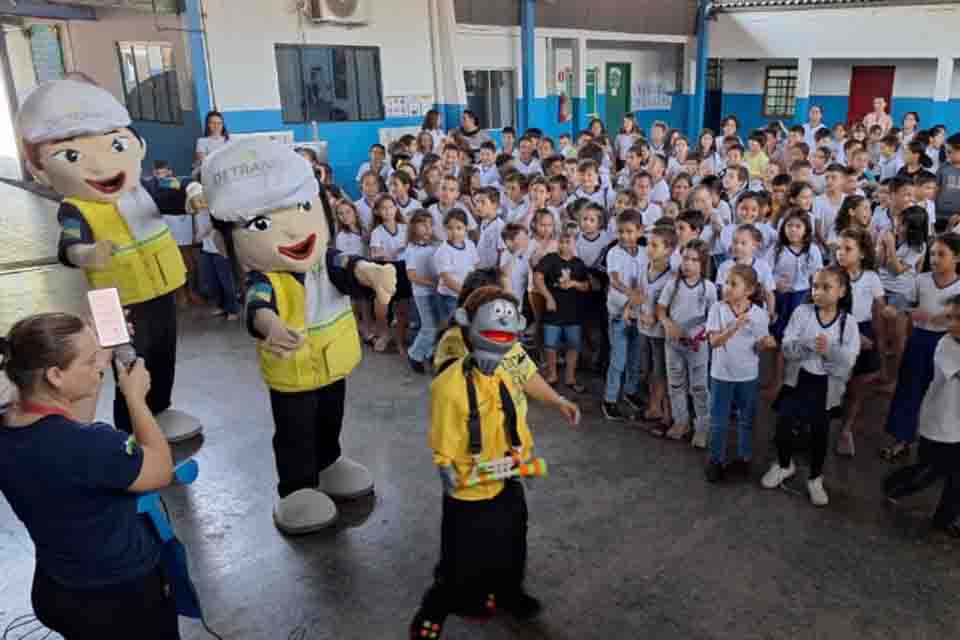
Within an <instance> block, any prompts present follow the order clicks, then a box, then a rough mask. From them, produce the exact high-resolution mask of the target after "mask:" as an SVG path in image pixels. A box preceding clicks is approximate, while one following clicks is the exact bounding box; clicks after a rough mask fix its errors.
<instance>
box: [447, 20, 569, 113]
mask: <svg viewBox="0 0 960 640" xmlns="http://www.w3.org/2000/svg"><path fill="white" fill-rule="evenodd" d="M514 31H516V30H515V29H510V28H508V27H486V26H476V25H461V26H460V28H459V29H458V31H457V37H456V39H455V41H454V43H455V46H456V49H457V62H458V63H459V64H460V67H461V75H462V71H463V69H513V70H514V71H515V72H516V76H515V77H516V79H517V86H516V95H517V97H518V98H519V97H521V96H522V95H523V63H522V60H521V52H520V36H519V34H517V33H514ZM536 42H537V48H536V53H535V54H534V55H535V56H536V62H535V64H536V66H537V69H538V70H539V71H540V72H539V73H537V82H536V86H535V97H537V98H543V97H545V96H546V95H547V74H546V71H545V70H546V68H547V66H548V65H547V39H546V38H545V37H538V38H537V39H536ZM571 64H572V63H571Z"/></svg>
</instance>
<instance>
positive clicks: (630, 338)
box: [603, 316, 643, 402]
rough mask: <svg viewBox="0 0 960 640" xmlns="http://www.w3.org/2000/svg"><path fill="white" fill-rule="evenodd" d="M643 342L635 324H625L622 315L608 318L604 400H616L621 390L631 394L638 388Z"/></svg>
mask: <svg viewBox="0 0 960 640" xmlns="http://www.w3.org/2000/svg"><path fill="white" fill-rule="evenodd" d="M642 361H643V343H642V342H641V340H640V332H639V331H637V326H636V325H635V324H626V323H625V322H624V321H623V317H622V316H621V317H614V318H610V366H609V367H608V368H607V387H606V390H605V391H604V396H603V399H604V401H605V402H616V401H617V399H618V398H619V396H620V386H621V384H622V385H623V392H624V393H626V394H628V395H633V394H635V393H637V391H639V390H640V364H641V362H642Z"/></svg>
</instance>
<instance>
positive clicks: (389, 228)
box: [370, 196, 412, 353]
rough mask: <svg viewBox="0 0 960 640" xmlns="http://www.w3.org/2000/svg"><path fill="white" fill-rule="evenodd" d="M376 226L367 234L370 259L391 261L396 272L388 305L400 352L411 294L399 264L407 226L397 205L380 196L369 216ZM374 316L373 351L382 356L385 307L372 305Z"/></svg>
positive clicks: (387, 333)
mask: <svg viewBox="0 0 960 640" xmlns="http://www.w3.org/2000/svg"><path fill="white" fill-rule="evenodd" d="M373 220H374V224H375V225H376V226H375V227H374V229H373V231H372V232H371V233H370V257H371V258H373V259H374V260H381V261H384V262H391V263H393V264H394V266H395V267H396V269H397V289H396V292H395V293H394V294H393V299H392V300H391V302H390V306H392V307H393V312H394V317H395V322H394V341H395V343H396V345H397V348H398V349H400V350H401V351H402V350H403V348H404V347H405V346H406V344H407V340H406V339H407V325H408V319H407V311H408V309H407V305H408V302H409V300H410V297H411V295H412V293H411V290H410V281H409V280H408V279H407V268H406V265H405V264H404V262H403V252H404V251H405V250H406V248H407V225H406V224H403V221H402V219H401V218H400V217H399V210H398V208H397V203H396V202H395V201H394V199H393V197H392V196H381V197H380V199H379V200H377V204H376V205H375V207H374V213H373ZM373 306H374V312H375V313H376V317H377V338H376V340H375V341H374V343H373V350H374V351H376V352H377V353H383V352H384V351H386V350H387V347H388V346H389V345H390V329H389V327H388V326H387V315H388V309H389V306H388V305H384V304H380V303H379V302H376V301H375V302H374V305H373Z"/></svg>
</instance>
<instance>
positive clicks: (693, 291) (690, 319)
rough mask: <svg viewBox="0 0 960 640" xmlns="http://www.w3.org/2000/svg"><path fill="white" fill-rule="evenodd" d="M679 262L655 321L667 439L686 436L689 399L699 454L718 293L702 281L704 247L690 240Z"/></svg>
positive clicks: (704, 438)
mask: <svg viewBox="0 0 960 640" xmlns="http://www.w3.org/2000/svg"><path fill="white" fill-rule="evenodd" d="M697 215H699V213H698V214H697ZM681 256H682V260H681V266H680V269H679V270H678V271H677V272H676V273H675V275H674V276H673V278H672V279H671V280H670V282H668V283H667V286H665V287H664V288H663V291H662V292H661V293H660V297H659V299H658V300H657V316H658V317H659V318H660V322H661V324H662V325H663V329H664V333H665V335H666V365H667V381H668V382H669V384H670V407H671V412H672V414H673V425H672V426H671V427H670V430H669V431H667V437H668V438H671V439H673V440H681V439H683V438H685V437H686V436H687V434H688V433H690V412H689V409H688V394H689V396H690V397H692V398H693V407H694V411H696V418H697V423H696V429H695V434H694V436H693V446H694V447H697V448H700V449H703V448H706V446H707V434H708V432H709V429H710V416H709V405H710V396H709V392H708V391H707V364H708V361H709V358H710V350H709V348H708V345H707V344H706V322H707V314H708V313H709V311H710V309H711V308H712V307H713V305H714V304H716V302H717V287H716V285H714V284H713V283H712V282H710V281H709V280H707V275H706V272H705V270H706V269H707V265H709V263H710V248H709V247H708V246H707V243H705V242H704V241H703V240H697V239H694V240H690V241H689V242H688V243H687V244H685V245H684V246H683V248H682V252H681Z"/></svg>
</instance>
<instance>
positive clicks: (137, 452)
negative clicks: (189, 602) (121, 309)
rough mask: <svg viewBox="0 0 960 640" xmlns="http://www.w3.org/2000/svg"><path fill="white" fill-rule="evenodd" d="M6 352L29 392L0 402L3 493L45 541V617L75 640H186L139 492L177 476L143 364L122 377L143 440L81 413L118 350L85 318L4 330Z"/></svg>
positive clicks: (3, 364)
mask: <svg viewBox="0 0 960 640" xmlns="http://www.w3.org/2000/svg"><path fill="white" fill-rule="evenodd" d="M0 354H2V360H0V368H2V369H3V370H4V372H5V373H6V374H7V376H8V377H9V378H10V380H11V382H12V383H13V384H14V386H15V387H16V389H17V395H18V398H19V399H18V400H17V402H16V403H14V404H10V405H7V406H4V407H2V408H0V492H2V493H3V495H4V496H5V497H6V499H7V501H8V502H9V503H10V506H11V507H12V508H13V511H14V512H15V513H16V514H17V517H18V518H19V519H20V520H21V521H22V522H23V523H24V525H25V526H26V527H27V531H28V532H29V534H30V537H31V538H32V539H33V542H34V545H35V547H36V571H35V574H34V580H33V593H32V600H33V608H34V612H35V614H36V616H37V619H38V620H39V621H40V622H41V623H43V624H44V625H45V626H47V627H48V628H50V629H52V630H54V631H56V632H58V633H59V634H60V635H62V636H63V637H64V638H65V639H66V640H95V639H97V640H102V639H103V638H110V637H117V634H118V633H121V635H132V636H136V637H138V638H150V639H151V640H175V639H177V638H179V637H180V636H179V632H178V627H177V624H178V623H177V613H176V606H175V602H174V598H173V595H172V589H171V585H170V583H169V582H168V579H167V576H166V575H165V573H164V571H163V568H162V565H161V555H160V554H161V543H160V541H159V539H158V537H157V535H156V533H155V531H154V529H153V525H152V524H151V523H150V522H149V521H148V520H147V519H146V517H145V516H141V515H138V513H137V499H138V495H137V494H139V493H143V492H147V491H153V490H156V489H159V488H161V487H165V486H168V485H169V484H170V482H171V480H172V478H173V459H172V456H171V453H170V447H169V445H168V444H167V441H166V438H165V437H164V435H163V433H162V432H161V431H160V428H159V427H158V426H157V423H156V420H154V417H153V414H152V413H151V412H150V409H149V408H148V407H147V402H146V395H147V391H149V389H150V374H149V373H148V372H147V370H146V368H145V367H144V364H143V360H137V362H136V363H135V364H134V365H133V366H132V367H131V368H130V369H129V370H127V369H125V368H124V367H122V366H120V367H118V368H119V369H120V371H118V374H117V377H118V385H119V387H120V389H121V390H122V391H123V393H124V395H125V396H126V398H127V405H128V407H129V410H130V418H131V422H132V425H133V433H134V435H135V436H136V440H134V439H133V438H130V436H129V435H128V434H126V433H123V432H121V431H117V430H115V429H114V428H113V427H111V426H109V425H106V424H102V423H95V424H87V423H84V422H80V421H78V420H77V418H76V417H75V416H76V415H77V407H78V406H79V404H80V403H81V402H82V401H84V400H85V399H87V398H90V397H91V396H93V395H94V394H96V392H97V389H98V387H99V385H100V377H101V373H102V372H103V370H104V368H106V367H107V366H108V365H109V358H110V355H111V354H110V353H109V352H108V351H105V350H103V349H101V348H100V347H99V345H98V343H97V339H96V336H95V335H94V333H93V331H92V330H91V329H90V328H89V327H88V326H87V325H86V324H85V323H84V322H83V321H82V320H81V319H80V318H78V317H76V316H72V315H69V314H64V313H45V314H38V315H34V316H30V317H28V318H25V319H23V320H20V321H19V322H17V323H16V324H15V325H14V326H13V328H12V329H11V330H10V333H9V334H8V335H7V336H6V337H4V338H0ZM121 629H123V630H125V631H124V632H120V631H119V630H121Z"/></svg>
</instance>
